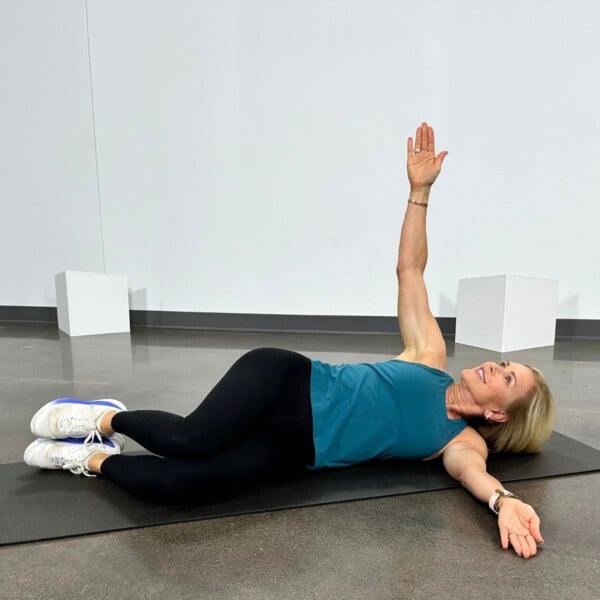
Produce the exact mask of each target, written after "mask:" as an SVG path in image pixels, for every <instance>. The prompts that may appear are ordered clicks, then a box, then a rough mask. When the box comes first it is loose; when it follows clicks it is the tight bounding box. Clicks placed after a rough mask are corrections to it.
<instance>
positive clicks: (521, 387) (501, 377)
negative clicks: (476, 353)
mask: <svg viewBox="0 0 600 600" xmlns="http://www.w3.org/2000/svg"><path fill="white" fill-rule="evenodd" d="M461 379H462V380H463V382H464V384H465V386H466V387H467V389H468V391H469V392H470V394H471V396H472V398H473V401H474V402H475V404H477V405H478V406H480V407H482V408H485V409H491V410H498V411H503V410H505V409H506V408H507V407H508V406H509V404H510V403H511V402H513V401H514V400H516V399H517V398H521V397H522V396H525V395H527V393H528V392H530V391H531V390H532V389H533V387H534V386H535V379H534V377H533V372H532V371H531V369H530V368H529V367H526V366H525V365H523V364H521V363H515V362H511V361H509V360H505V361H502V362H500V363H496V362H492V361H489V362H485V363H483V364H481V365H478V366H477V367H474V368H472V369H465V370H464V371H463V372H462V373H461ZM494 420H496V419H494ZM505 420H506V419H505Z"/></svg>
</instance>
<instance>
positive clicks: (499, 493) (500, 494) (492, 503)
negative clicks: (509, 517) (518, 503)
mask: <svg viewBox="0 0 600 600" xmlns="http://www.w3.org/2000/svg"><path fill="white" fill-rule="evenodd" d="M500 498H515V499H516V500H520V499H521V498H519V496H517V495H516V494H513V493H512V492H509V491H508V490H505V489H497V490H496V491H495V492H494V493H493V494H492V495H491V496H490V499H489V501H488V506H489V507H490V510H491V511H492V512H493V513H496V514H498V507H497V506H496V505H497V503H498V500H499V499H500Z"/></svg>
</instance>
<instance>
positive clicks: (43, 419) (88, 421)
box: [31, 398, 127, 448]
mask: <svg viewBox="0 0 600 600" xmlns="http://www.w3.org/2000/svg"><path fill="white" fill-rule="evenodd" d="M107 410H119V411H121V410H127V407H126V406H125V405H124V404H123V403H122V402H119V401H118V400H113V399H106V400H78V399H77V398H58V399H57V400H52V401H51V402H48V403H47V404H44V406H42V408H40V409H39V410H38V411H37V412H36V413H35V415H33V419H31V433H33V434H34V435H37V436H39V437H42V438H47V439H52V440H61V439H65V438H84V439H85V440H86V443H91V442H94V441H98V442H99V441H100V440H101V438H102V434H101V433H100V431H99V429H98V426H99V423H100V420H101V419H102V417H103V416H104V413H105V412H106V411H107ZM120 440H121V442H123V438H120ZM121 448H122V446H121Z"/></svg>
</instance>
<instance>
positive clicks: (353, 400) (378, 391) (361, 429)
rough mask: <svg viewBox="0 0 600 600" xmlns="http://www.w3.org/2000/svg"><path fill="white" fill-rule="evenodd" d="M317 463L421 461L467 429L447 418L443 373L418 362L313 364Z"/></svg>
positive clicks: (447, 382)
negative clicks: (387, 460)
mask: <svg viewBox="0 0 600 600" xmlns="http://www.w3.org/2000/svg"><path fill="white" fill-rule="evenodd" d="M311 363H312V365H311V366H312V368H311V376H310V395H311V405H312V413H313V437H314V444H315V463H314V465H311V466H309V468H312V469H318V468H322V467H344V466H348V465H351V464H354V463H357V462H362V461H365V460H370V459H375V458H377V459H387V458H404V459H423V458H427V457H428V456H431V455H432V454H435V453H436V452H437V451H439V450H441V449H442V448H443V447H444V446H445V445H446V444H447V443H448V442H449V441H450V440H451V439H452V438H454V437H455V436H457V435H458V434H459V433H460V432H461V431H462V430H463V429H464V428H465V427H466V426H467V422H466V421H465V420H464V419H449V418H448V416H447V413H446V389H447V388H448V387H449V386H450V384H451V383H452V382H453V380H452V377H450V375H448V374H447V373H444V371H440V370H438V369H434V368H432V367H428V366H426V365H422V364H419V363H411V362H405V361H401V360H396V359H393V360H388V361H385V362H378V363H359V364H342V365H330V364H327V363H324V362H321V361H320V360H314V359H313V360H311Z"/></svg>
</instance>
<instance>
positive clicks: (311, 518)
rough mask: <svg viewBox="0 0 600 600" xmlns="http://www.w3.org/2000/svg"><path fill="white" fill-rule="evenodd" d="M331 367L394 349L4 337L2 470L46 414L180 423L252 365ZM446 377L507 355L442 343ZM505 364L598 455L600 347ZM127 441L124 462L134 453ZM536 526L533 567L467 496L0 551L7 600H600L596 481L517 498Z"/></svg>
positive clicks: (33, 333)
mask: <svg viewBox="0 0 600 600" xmlns="http://www.w3.org/2000/svg"><path fill="white" fill-rule="evenodd" d="M260 346H275V347H281V348H288V349H290V350H296V351H298V352H302V353H303V354H306V355H307V356H310V357H314V358H319V359H321V360H324V361H329V362H332V363H341V362H362V361H371V362H374V361H378V360H387V359H389V358H392V357H394V356H396V355H397V354H399V353H400V351H401V350H402V343H401V340H400V337H399V336H390V335H346V334H344V335H324V334H276V333H239V332H238V333H235V332H198V331H185V330H149V329H136V330H134V331H133V332H132V334H131V335H129V334H116V335H105V336H88V337H82V338H72V339H71V338H69V337H68V336H66V335H64V334H62V333H59V332H58V331H57V330H56V327H55V326H51V325H41V324H16V323H6V322H5V323H0V385H1V394H0V407H1V409H2V415H3V416H2V419H0V436H1V439H2V444H1V446H0V462H2V463H9V462H17V461H21V460H22V454H23V450H24V448H25V447H26V445H27V444H28V443H29V442H30V441H31V440H32V439H33V437H32V435H31V433H30V432H29V429H28V426H29V420H30V418H31V416H32V414H33V413H34V412H35V410H37V408H39V407H40V406H41V405H42V404H44V403H45V402H47V401H48V400H52V399H54V398H58V397H64V396H72V397H78V398H84V399H92V398H118V399H120V400H122V401H124V402H125V403H126V404H127V405H128V407H129V408H131V409H137V408H160V409H164V410H169V411H172V412H176V413H180V414H185V413H187V412H190V410H191V409H192V408H193V407H194V406H195V405H196V404H197V403H198V402H199V401H200V400H201V399H202V398H203V397H204V396H205V395H206V394H207V393H208V392H209V391H210V389H211V388H212V386H213V385H214V384H215V383H216V382H217V381H218V380H219V379H220V377H221V376H222V375H223V374H224V373H225V371H226V370H227V368H228V367H229V366H230V365H231V363H232V362H233V361H234V360H235V359H236V358H238V357H239V356H240V355H241V354H243V353H244V352H246V351H247V350H249V349H251V348H255V347H260ZM448 354H449V359H448V371H449V372H450V373H451V374H453V375H454V376H458V374H459V373H460V370H461V369H463V368H465V367H468V366H473V365H475V364H477V363H478V362H481V361H483V360H488V359H490V360H497V359H499V358H500V355H498V354H496V353H493V352H489V351H485V350H481V349H477V348H471V347H467V346H461V345H455V344H454V343H453V342H451V341H448ZM509 358H511V359H512V360H515V361H519V362H527V363H530V364H533V365H535V366H537V367H538V368H540V369H541V370H542V371H543V372H544V373H545V374H546V377H547V379H548V382H549V384H550V386H551V388H552V389H553V391H554V394H555V397H556V400H557V405H558V414H557V421H556V427H555V429H556V430H557V431H559V432H561V433H564V434H566V435H569V436H571V437H573V438H575V439H577V440H580V441H582V442H585V443H587V444H589V445H591V446H594V447H595V448H600V428H599V425H600V403H599V401H598V396H599V393H600V342H599V341H567V340H559V341H558V342H557V343H556V345H555V346H554V347H553V348H542V349H535V350H527V351H521V352H514V353H511V354H510V355H509ZM138 449H139V446H137V445H136V444H135V443H133V442H129V443H128V445H127V447H126V450H138ZM509 487H510V489H512V490H514V491H515V492H516V493H518V494H519V495H521V496H522V497H523V498H525V499H527V501H529V502H530V503H531V504H533V506H534V507H536V509H537V511H538V514H540V516H541V519H542V534H543V535H544V538H545V540H546V543H545V545H544V547H543V549H542V550H540V552H539V553H538V555H537V556H536V557H534V558H533V559H530V560H525V559H523V558H519V557H518V556H516V555H515V554H514V553H513V552H510V551H503V550H502V549H501V547H500V542H499V538H498V535H497V529H496V523H495V519H494V517H493V515H492V514H491V513H490V512H489V510H488V509H487V508H486V507H485V506H483V505H482V504H480V503H479V502H477V501H476V500H474V499H473V498H472V497H471V496H469V494H468V493H467V492H466V491H464V490H462V489H457V490H450V491H443V492H429V493H424V494H412V495H406V496H398V497H390V498H383V499H377V500H367V501H358V502H348V503H341V504H331V505H327V506H320V507H310V508H304V509H294V510H287V511H277V512H272V513H264V514H257V515H246V516H241V517H231V518H223V519H214V520H208V521H199V522H195V523H185V524H180V525H168V526H161V527H150V528H146V529H137V530H131V531H124V532H118V533H108V534H97V535H90V536H83V537H79V538H71V539H66V540H56V541H49V542H38V543H33V544H21V545H16V546H8V547H2V548H0V598H2V599H20V598H23V599H27V600H35V599H37V598H40V599H41V598H43V599H45V600H51V599H54V598H57V599H58V598H60V599H61V600H63V599H65V598H69V599H70V598H78V597H84V598H85V597H89V598H92V597H93V598H100V597H102V598H107V597H112V598H120V599H130V598H131V599H138V598H140V599H141V598H143V599H146V600H149V599H161V600H162V599H170V598H173V599H177V600H183V599H186V600H187V599H190V600H192V599H194V600H195V599H200V598H202V599H203V598H207V599H208V598H210V599H213V598H214V599H229V598H243V599H295V598H298V599H309V598H312V599H329V598H357V599H362V598H365V599H367V598H368V599H372V600H374V599H384V598H385V599H387V598H389V599H392V598H393V599H403V598H411V599H419V598H461V599H464V600H466V599H470V598H472V599H477V600H485V599H496V598H498V599H502V600H505V599H506V598H536V599H539V598H542V599H544V600H549V599H554V598H556V599H561V600H562V599H565V598H569V599H573V600H574V599H579V598H582V599H592V598H593V599H599V598H600V565H599V562H598V560H599V559H598V557H599V555H600V553H599V552H598V550H599V548H600V544H599V542H598V538H599V534H600V526H599V521H600V520H599V518H598V498H600V473H594V474H589V475H580V476H569V477H558V478H552V479H544V480H537V481H531V482H520V483H515V484H511V485H510V486H509Z"/></svg>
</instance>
